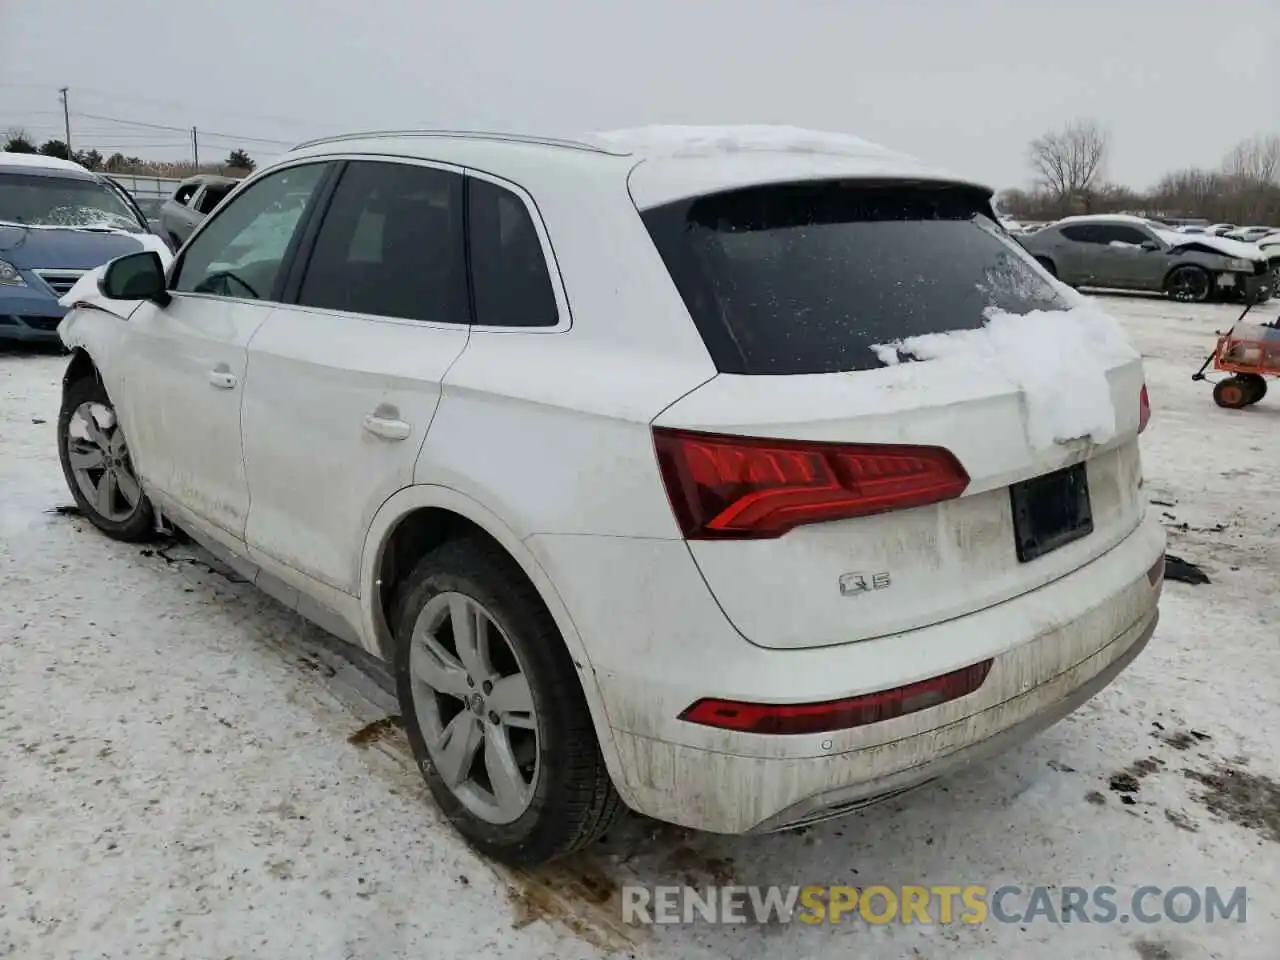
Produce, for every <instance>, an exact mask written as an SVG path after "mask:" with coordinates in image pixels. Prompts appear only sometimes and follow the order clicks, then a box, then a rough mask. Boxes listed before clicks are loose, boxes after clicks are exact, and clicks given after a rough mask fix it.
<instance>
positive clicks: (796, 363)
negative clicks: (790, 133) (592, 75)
mask: <svg viewBox="0 0 1280 960" xmlns="http://www.w3.org/2000/svg"><path fill="white" fill-rule="evenodd" d="M642 216H643V218H644V221H645V225H646V227H648V229H649V234H650V236H651V237H652V238H653V241H654V244H655V245H656V246H657V248H658V252H659V253H660V254H661V256H662V259H663V261H664V263H665V264H666V266H667V269H668V271H669V272H670V273H671V277H672V279H673V280H674V281H675V285H676V287H677V289H679V291H680V295H681V296H682V297H683V298H684V302H685V304H686V306H687V307H688V308H689V312H690V314H692V316H693V319H694V322H695V323H696V324H697V326H698V329H699V331H700V332H701V334H702V337H703V340H704V341H705V342H706V344H707V349H708V350H709V351H710V352H711V355H712V358H713V359H714V360H715V362H716V366H717V367H718V368H719V369H720V370H721V371H722V372H724V373H746V374H806V373H837V372H843V371H850V370H869V369H873V368H875V367H879V366H882V362H881V361H880V359H879V358H878V357H877V356H876V354H875V353H874V352H873V351H872V349H871V347H872V346H873V345H874V344H882V343H889V342H891V341H894V340H898V339H901V338H903V337H914V336H919V335H921V334H927V333H940V332H943V331H947V330H963V329H976V328H978V327H981V326H982V325H983V323H984V321H985V320H986V318H987V316H988V315H989V312H990V311H991V310H993V309H994V310H998V311H1004V312H1008V313H1028V312H1030V311H1032V310H1065V309H1067V306H1068V305H1067V303H1066V301H1065V300H1063V299H1062V297H1061V296H1060V295H1059V294H1058V293H1057V291H1056V290H1055V289H1054V288H1053V286H1051V284H1050V283H1049V281H1048V280H1047V279H1045V277H1044V276H1042V275H1041V274H1040V273H1039V272H1038V270H1037V269H1036V268H1035V267H1034V266H1033V264H1032V262H1031V261H1030V258H1029V257H1028V256H1027V254H1025V253H1024V252H1022V250H1021V248H1020V247H1018V246H1017V243H1016V241H1014V240H1013V239H1011V238H1010V237H1009V236H1008V234H1007V233H1006V232H1005V231H1004V229H1003V228H1002V227H1000V226H999V225H998V224H997V223H996V222H995V221H994V220H993V219H992V215H991V205H990V200H989V199H988V197H987V195H986V194H985V193H984V192H982V191H979V190H977V189H975V188H972V187H964V186H958V185H952V184H930V185H920V184H909V185H908V184H902V183H893V184H875V183H868V182H867V181H854V182H846V181H840V182H833V181H824V182H820V183H804V184H786V185H781V186H767V187H751V188H748V189H744V190H735V191H732V192H728V193H721V194H715V195H712V196H706V197H700V198H697V199H695V200H691V201H680V202H678V203H673V204H668V205H666V206H663V207H658V208H655V209H652V210H647V211H645V212H644V213H643V215H642Z"/></svg>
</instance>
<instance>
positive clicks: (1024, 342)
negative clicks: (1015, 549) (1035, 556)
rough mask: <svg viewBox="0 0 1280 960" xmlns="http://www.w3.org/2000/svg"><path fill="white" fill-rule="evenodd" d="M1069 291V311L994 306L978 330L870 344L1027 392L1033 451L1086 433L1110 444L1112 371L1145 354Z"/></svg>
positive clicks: (891, 357)
mask: <svg viewBox="0 0 1280 960" xmlns="http://www.w3.org/2000/svg"><path fill="white" fill-rule="evenodd" d="M1070 294H1071V296H1070V302H1071V304H1072V308H1071V309H1070V310H1066V311H1047V310H1033V311H1031V312H1030V313H1026V314H1014V313H1004V312H1001V311H997V310H991V311H988V313H987V322H986V323H985V324H984V325H983V326H982V327H981V328H980V329H978V330H955V331H951V332H948V333H931V334H926V335H924V336H919V337H909V338H907V339H905V340H898V341H895V342H893V343H888V344H877V345H876V346H874V347H872V349H873V350H874V351H875V353H876V356H878V357H879V358H880V360H881V361H882V362H883V363H886V364H889V365H893V364H897V363H899V362H900V361H901V358H902V357H903V356H906V357H911V358H914V359H916V360H949V361H952V362H951V363H950V364H949V366H950V367H951V368H952V371H954V375H957V376H964V377H966V378H967V377H974V378H982V379H985V380H988V381H991V380H997V379H998V380H1002V381H1004V382H1005V383H1007V384H1009V385H1010V386H1011V387H1013V388H1015V389H1017V390H1018V391H1019V392H1020V393H1021V394H1022V396H1023V397H1024V400H1025V403H1026V410H1027V415H1026V419H1025V423H1026V427H1025V429H1026V434H1027V442H1028V443H1029V444H1030V445H1031V446H1032V447H1033V448H1034V449H1036V450H1047V449H1050V448H1052V447H1053V446H1054V444H1056V443H1065V442H1068V441H1071V440H1077V439H1081V438H1088V439H1089V440H1091V441H1092V442H1093V443H1106V442H1107V441H1108V440H1110V439H1112V438H1113V437H1114V436H1115V434H1116V411H1115V405H1114V404H1113V402H1112V398H1111V384H1110V382H1109V381H1108V379H1107V372H1108V371H1109V370H1111V369H1114V368H1115V367H1117V366H1120V365H1122V364H1125V363H1131V362H1133V361H1135V360H1138V359H1139V358H1140V355H1139V354H1138V352H1137V351H1136V350H1135V349H1134V348H1133V345H1132V344H1131V343H1130V342H1129V339H1128V337H1126V336H1125V333H1124V331H1123V330H1122V329H1121V327H1120V325H1119V324H1118V323H1117V322H1116V321H1115V320H1114V319H1113V318H1112V317H1111V316H1110V315H1109V314H1108V313H1106V311H1104V310H1102V309H1100V308H1098V307H1097V306H1095V305H1094V304H1092V303H1091V302H1089V301H1088V300H1085V299H1084V298H1083V297H1081V296H1080V295H1079V294H1077V293H1075V291H1070ZM952 371H949V372H948V375H950V374H951V372H952ZM922 373H923V371H922Z"/></svg>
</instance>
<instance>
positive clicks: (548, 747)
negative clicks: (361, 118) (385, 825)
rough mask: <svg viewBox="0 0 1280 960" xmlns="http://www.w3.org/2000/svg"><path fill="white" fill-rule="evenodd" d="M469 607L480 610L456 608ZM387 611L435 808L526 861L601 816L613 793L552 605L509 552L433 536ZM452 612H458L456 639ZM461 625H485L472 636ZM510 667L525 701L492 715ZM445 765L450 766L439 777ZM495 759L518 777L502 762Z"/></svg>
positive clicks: (614, 801)
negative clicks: (471, 640) (475, 640)
mask: <svg viewBox="0 0 1280 960" xmlns="http://www.w3.org/2000/svg"><path fill="white" fill-rule="evenodd" d="M465 611H471V613H473V614H476V617H475V619H473V618H472V616H471V615H465V616H460V615H461V614H463V613H464V612H465ZM391 620H392V632H393V636H394V641H395V646H394V650H393V664H392V666H393V669H394V673H395V679H396V691H397V694H398V696H399V700H400V709H401V714H402V716H403V717H404V721H405V732H406V734H407V735H408V738H409V745H410V746H411V747H412V749H413V756H414V759H415V760H416V761H417V763H418V769H419V770H420V771H421V773H422V776H423V778H424V779H425V780H426V782H427V786H428V788H430V790H431V794H432V796H433V797H434V798H435V801H436V803H437V804H438V805H439V807H440V809H441V811H442V812H443V813H444V815H445V816H446V817H448V819H449V821H450V822H451V823H452V824H453V825H454V827H455V828H457V830H458V832H459V833H461V834H462V835H463V837H465V838H466V839H467V841H468V842H470V843H471V844H472V846H474V847H475V848H476V849H477V850H479V851H480V852H482V853H484V854H486V855H487V856H490V857H493V858H494V859H496V860H500V861H503V862H505V863H508V864H512V865H516V866H533V865H537V864H540V863H545V862H547V861H549V860H553V859H556V858H558V857H562V856H565V855H567V854H570V853H573V852H574V851H576V850H579V849H581V848H582V847H585V846H587V845H588V844H590V843H592V842H593V841H594V840H596V839H597V838H598V837H600V836H601V834H603V833H604V832H605V830H607V829H608V828H609V826H610V825H611V824H612V823H613V822H614V820H615V819H616V818H617V816H618V815H619V814H620V812H621V810H622V802H621V800H620V799H619V797H618V794H617V791H616V790H615V789H614V786H613V782H612V780H611V779H610V777H609V772H608V770H607V769H606V767H605V763H604V757H603V756H602V755H601V752H600V746H599V741H598V740H597V737H596V731H595V726H594V723H593V722H592V719H591V714H590V711H589V710H588V708H587V702H586V698H585V696H584V695H583V692H582V686H581V684H580V682H579V680H578V676H577V671H576V670H575V668H574V665H573V661H572V659H571V658H570V656H569V653H568V651H567V649H566V648H565V646H564V641H563V640H562V639H561V636H560V632H559V630H558V629H557V628H556V624H555V621H554V620H553V619H552V618H551V614H550V613H549V612H548V611H547V609H546V607H545V605H544V604H543V603H542V600H541V598H540V597H539V596H538V594H537V591H536V590H535V589H534V588H533V586H532V584H530V583H529V581H528V580H527V579H526V578H525V576H524V574H523V572H522V571H521V570H520V569H519V568H518V567H517V566H516V565H515V563H514V561H512V560H511V558H510V557H508V556H507V555H506V554H505V553H504V552H503V551H502V550H501V549H500V548H499V547H497V546H496V545H495V544H492V543H489V542H487V541H485V540H482V539H480V538H463V539H459V540H452V541H448V542H446V543H444V544H442V545H440V546H439V547H436V548H435V549H434V550H432V551H431V552H430V553H428V554H427V555H426V556H425V557H423V558H422V560H421V561H419V563H418V564H417V566H416V567H414V569H413V571H412V572H411V573H410V574H409V575H408V576H407V577H406V578H405V580H404V581H403V582H402V583H401V585H400V588H399V590H398V596H397V598H396V602H395V604H394V611H393V613H392V618H391ZM486 620H487V622H486ZM455 621H457V622H460V623H462V624H463V626H462V627H461V634H460V635H461V636H463V637H464V639H463V640H462V641H459V639H458V636H457V635H455V628H454V623H455ZM468 625H469V626H468ZM468 631H470V632H469V633H468ZM466 636H479V637H481V638H482V639H481V641H480V643H479V644H477V645H475V646H474V647H472V646H470V645H468V644H467V643H466V640H465V637H466ZM467 650H471V651H472V652H471V653H470V654H468V653H467V652H465V651H467ZM475 651H479V652H478V653H477V652H475ZM477 674H478V675H477ZM464 675H465V680H463V677H464ZM517 676H522V677H523V684H522V685H520V686H521V689H522V692H523V693H524V695H525V697H526V699H525V701H524V702H525V704H526V705H530V709H528V710H527V711H513V712H510V713H505V712H504V714H503V715H502V716H499V714H498V713H497V712H496V711H497V710H503V709H504V705H503V704H499V703H498V697H499V692H500V691H504V690H505V691H509V690H511V689H512V686H511V684H510V681H511V680H512V679H513V678H514V677H517ZM505 705H506V706H508V707H509V706H510V702H509V701H505ZM491 708H492V709H491ZM508 718H510V719H511V721H512V722H511V723H508V722H507V721H508ZM516 721H518V722H516ZM429 743H430V746H428V744H429ZM459 743H461V744H462V745H461V746H460V747H459V749H458V750H456V751H455V750H454V747H455V746H459ZM472 744H475V745H474V746H472ZM451 753H453V756H452V757H451V756H450V754H451ZM464 754H465V755H466V757H467V759H464V760H457V757H458V756H459V755H464ZM437 760H439V761H440V764H439V765H438V764H437ZM508 760H509V761H510V765H509V766H504V764H505V763H506V761H508ZM440 766H444V767H450V766H452V767H453V769H454V772H453V773H452V774H450V775H449V779H448V780H446V778H445V776H444V775H442V774H441V772H440V769H439V767H440ZM504 770H505V771H515V772H516V773H518V779H516V778H515V777H511V778H510V779H508V778H507V777H505V776H501V774H502V773H503V771H504ZM490 771H493V772H492V773H490ZM447 772H448V771H447V770H446V773H447ZM512 783H514V784H515V785H516V787H515V790H514V791H513V790H512V789H511V787H510V785H511V784H512ZM500 785H503V786H505V787H506V789H499V786H500ZM504 797H505V800H504ZM513 797H514V798H515V799H514V800H513V799H512V798H513Z"/></svg>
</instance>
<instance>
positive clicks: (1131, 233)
mask: <svg viewBox="0 0 1280 960" xmlns="http://www.w3.org/2000/svg"><path fill="white" fill-rule="evenodd" d="M1098 229H1099V231H1100V232H1101V233H1102V237H1103V240H1104V241H1105V242H1106V243H1128V244H1132V245H1134V246H1138V245H1140V244H1143V243H1146V242H1147V241H1148V240H1150V239H1151V238H1150V237H1149V236H1147V234H1145V233H1143V232H1142V231H1141V230H1139V229H1138V228H1137V227H1126V226H1124V225H1122V224H1105V225H1103V226H1101V227H1099V228H1098Z"/></svg>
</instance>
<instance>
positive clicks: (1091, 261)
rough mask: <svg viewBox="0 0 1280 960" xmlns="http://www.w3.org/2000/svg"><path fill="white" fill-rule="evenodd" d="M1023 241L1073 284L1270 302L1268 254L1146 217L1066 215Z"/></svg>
mask: <svg viewBox="0 0 1280 960" xmlns="http://www.w3.org/2000/svg"><path fill="white" fill-rule="evenodd" d="M1018 240H1019V242H1021V243H1022V245H1023V246H1024V247H1025V248H1026V249H1027V251H1028V252H1029V253H1030V254H1031V255H1032V256H1034V257H1035V258H1036V260H1038V261H1039V262H1040V264H1041V265H1042V266H1043V267H1044V268H1045V269H1046V270H1048V271H1049V272H1050V273H1052V274H1053V275H1054V276H1056V277H1058V279H1060V280H1062V281H1063V282H1064V283H1068V284H1070V285H1071V286H1075V287H1103V288H1110V289H1116V290H1146V291H1151V292H1163V293H1165V294H1167V295H1168V296H1170V297H1172V298H1173V299H1175V300H1183V301H1189V302H1201V301H1204V300H1208V299H1209V298H1210V297H1214V296H1217V297H1222V298H1229V299H1247V300H1250V301H1258V300H1265V299H1267V298H1268V297H1269V296H1270V295H1271V293H1272V292H1273V291H1272V287H1271V275H1270V270H1269V268H1268V263H1267V257H1266V255H1265V254H1263V252H1262V250H1261V249H1260V248H1259V247H1258V246H1257V245H1256V244H1249V243H1241V242H1239V241H1238V240H1228V239H1226V238H1225V237H1215V236H1212V235H1210V234H1196V233H1182V232H1178V231H1174V230H1169V229H1167V228H1165V227H1164V225H1163V224H1160V223H1157V222H1155V221H1152V220H1146V219H1143V218H1142V217H1134V216H1126V215H1122V214H1114V215H1110V216H1083V217H1067V218H1066V219H1065V220H1059V221H1058V222H1057V223H1055V224H1054V225H1053V226H1050V227H1046V228H1044V229H1043V230H1040V231H1038V232H1037V233H1034V234H1030V235H1026V234H1024V235H1021V236H1019V237H1018Z"/></svg>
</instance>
